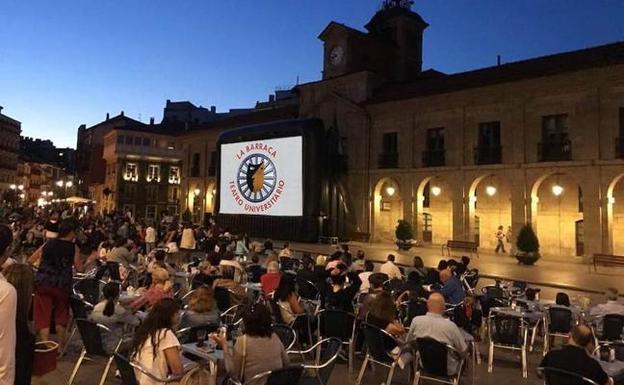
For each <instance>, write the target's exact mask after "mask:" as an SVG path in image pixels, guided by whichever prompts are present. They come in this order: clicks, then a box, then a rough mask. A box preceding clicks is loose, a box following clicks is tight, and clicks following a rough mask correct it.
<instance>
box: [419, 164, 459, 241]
mask: <svg viewBox="0 0 624 385" xmlns="http://www.w3.org/2000/svg"><path fill="white" fill-rule="evenodd" d="M416 217H417V221H416V222H417V226H416V235H417V238H418V239H419V240H422V241H424V242H426V243H433V244H443V243H446V241H447V240H449V239H452V238H453V189H452V187H451V185H450V183H448V182H446V180H444V178H442V177H440V176H437V175H435V176H427V177H425V178H423V179H422V180H421V181H420V182H419V183H418V187H417V188H416Z"/></svg>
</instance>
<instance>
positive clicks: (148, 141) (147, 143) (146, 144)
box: [143, 138, 151, 146]
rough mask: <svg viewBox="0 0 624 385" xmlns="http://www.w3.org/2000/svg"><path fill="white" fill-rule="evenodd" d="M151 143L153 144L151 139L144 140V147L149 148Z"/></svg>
mask: <svg viewBox="0 0 624 385" xmlns="http://www.w3.org/2000/svg"><path fill="white" fill-rule="evenodd" d="M150 142H151V140H150V138H143V145H144V146H149V145H150Z"/></svg>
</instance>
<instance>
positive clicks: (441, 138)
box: [297, 0, 624, 259]
mask: <svg viewBox="0 0 624 385" xmlns="http://www.w3.org/2000/svg"><path fill="white" fill-rule="evenodd" d="M427 26H428V24H427V23H426V22H425V21H424V20H423V19H422V18H421V17H420V16H419V15H418V14H416V13H414V12H413V11H412V10H411V9H410V6H409V4H407V2H401V1H390V0H388V1H385V2H384V6H383V7H382V9H381V10H380V11H379V12H377V14H375V15H374V16H373V18H372V19H371V21H370V22H369V23H368V24H367V26H366V29H367V31H366V32H362V31H359V30H356V29H353V28H350V27H347V26H345V25H343V24H339V23H335V22H332V23H330V24H329V25H328V27H327V28H326V29H325V30H324V31H323V33H321V35H320V37H319V38H320V39H321V40H322V41H323V42H324V71H323V79H322V80H321V81H318V82H312V83H308V84H303V85H300V86H298V87H297V90H298V92H299V95H300V98H299V100H300V112H299V115H300V117H316V118H320V119H322V120H323V122H324V124H325V126H326V127H333V128H334V129H335V130H336V131H337V133H338V135H339V137H340V138H341V143H342V145H343V151H344V152H345V154H346V157H347V162H348V163H347V164H348V175H347V176H345V177H344V178H343V183H344V185H345V191H346V193H345V194H344V196H343V197H342V198H344V199H345V201H346V202H347V203H346V204H347V206H348V211H349V212H350V213H351V216H350V217H349V218H348V219H347V222H348V230H347V231H346V233H345V232H343V231H342V230H340V228H339V227H335V228H334V231H335V233H336V235H339V236H344V237H349V236H350V234H349V233H351V234H353V233H366V234H370V236H371V237H372V239H373V240H376V241H392V240H393V239H394V228H395V226H396V223H397V221H398V220H399V219H406V220H408V221H409V222H411V223H412V225H413V226H414V229H415V237H416V238H418V239H420V240H423V241H424V242H428V243H433V244H442V243H445V242H446V241H447V240H450V239H457V240H471V241H473V240H474V241H477V242H478V243H479V244H480V246H481V247H482V248H491V249H493V248H494V245H495V242H496V239H495V233H496V230H497V228H498V226H503V227H504V229H505V231H507V229H508V228H511V233H512V241H513V240H514V239H515V235H516V234H517V232H518V230H519V229H520V228H521V227H522V226H523V225H524V224H525V223H530V224H532V226H533V227H534V229H535V230H536V232H537V235H538V237H539V240H540V244H541V252H542V254H543V255H545V256H546V257H560V258H567V259H570V258H571V259H573V258H575V257H581V256H588V255H591V254H593V253H598V252H604V253H616V254H624V237H622V235H623V234H624V204H623V203H622V202H621V201H622V200H624V183H620V180H621V178H622V176H623V175H624V160H623V158H624V151H623V150H624V147H623V146H622V143H623V142H622V139H621V138H623V137H624V44H621V43H616V44H609V45H605V46H600V47H594V48H589V49H583V50H579V51H573V52H567V53H562V54H556V55H550V56H545V57H540V58H535V59H529V60H524V61H520V62H514V63H506V64H502V65H498V66H495V67H489V68H482V69H478V70H474V71H468V72H462V73H457V74H444V73H441V72H438V71H435V70H432V69H429V70H424V71H423V70H422V62H423V60H422V48H421V47H422V41H423V36H424V30H425V29H426V28H427Z"/></svg>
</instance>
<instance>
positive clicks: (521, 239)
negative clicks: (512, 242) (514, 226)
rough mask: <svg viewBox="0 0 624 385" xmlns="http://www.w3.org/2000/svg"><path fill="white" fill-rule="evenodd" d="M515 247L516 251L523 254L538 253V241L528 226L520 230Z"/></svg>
mask: <svg viewBox="0 0 624 385" xmlns="http://www.w3.org/2000/svg"><path fill="white" fill-rule="evenodd" d="M516 246H517V247H518V250H521V251H524V252H525V253H538V252H539V247H540V245H539V240H538V239H537V235H535V232H534V231H533V228H532V227H531V225H530V224H526V225H524V226H522V228H521V229H520V233H518V240H517V241H516Z"/></svg>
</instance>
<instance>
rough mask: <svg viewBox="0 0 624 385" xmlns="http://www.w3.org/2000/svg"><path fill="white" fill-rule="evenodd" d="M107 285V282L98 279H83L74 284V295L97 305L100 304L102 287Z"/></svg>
mask: <svg viewBox="0 0 624 385" xmlns="http://www.w3.org/2000/svg"><path fill="white" fill-rule="evenodd" d="M105 284H106V282H104V281H100V280H99V279H96V278H83V279H81V280H79V281H78V282H76V283H74V286H73V290H74V294H77V295H79V296H81V297H82V299H84V300H85V301H87V302H88V303H91V304H96V303H98V302H100V287H101V285H105Z"/></svg>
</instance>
